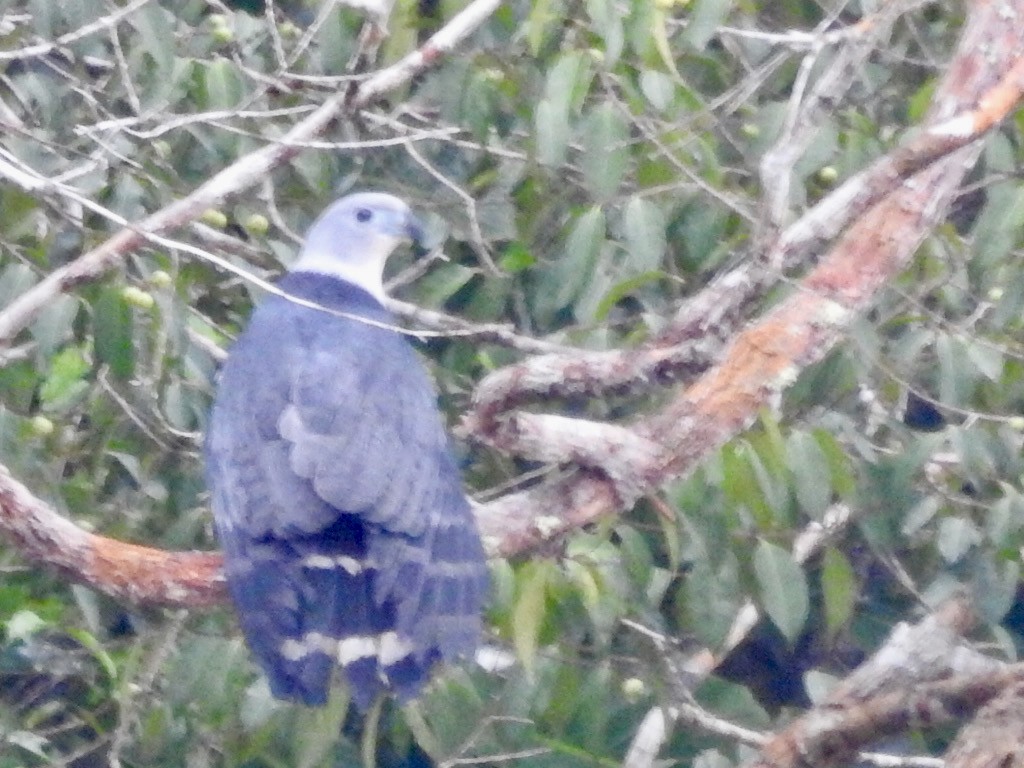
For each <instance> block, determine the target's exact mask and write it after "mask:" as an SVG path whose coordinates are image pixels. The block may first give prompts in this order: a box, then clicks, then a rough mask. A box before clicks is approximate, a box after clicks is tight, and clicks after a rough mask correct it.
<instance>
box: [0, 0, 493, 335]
mask: <svg viewBox="0 0 1024 768" xmlns="http://www.w3.org/2000/svg"><path fill="white" fill-rule="evenodd" d="M500 4H501V3H500V0H474V1H473V2H472V3H470V4H469V5H468V6H466V7H465V8H464V9H463V10H462V11H460V12H459V13H458V14H456V15H455V16H454V17H453V18H452V19H451V20H450V21H449V22H448V23H447V24H446V25H445V26H444V27H442V28H441V29H440V30H439V31H438V32H437V33H435V34H434V35H433V36H432V37H431V38H430V39H429V40H428V41H427V42H425V43H424V44H423V45H422V46H421V47H420V48H418V49H417V50H415V51H413V52H411V53H410V54H408V55H407V56H405V57H404V58H402V59H401V60H399V61H398V62H396V63H395V64H393V65H392V66H390V67H387V68H385V69H382V70H380V71H378V72H376V73H375V74H374V75H372V76H370V77H369V78H367V79H366V80H364V81H363V82H362V83H361V84H359V85H355V86H353V87H352V88H349V89H347V90H346V91H344V92H341V93H337V94H335V95H334V96H332V97H331V98H329V99H328V100H327V101H326V102H324V104H323V105H322V106H321V107H319V108H318V109H317V110H316V111H315V112H313V113H312V114H311V115H309V116H308V117H306V118H305V119H303V120H302V121H300V122H299V123H296V124H295V125H294V126H293V127H292V128H291V129H290V130H289V131H288V132H287V133H286V134H285V135H284V136H283V137H282V138H281V140H280V141H279V142H274V143H273V144H268V145H266V146H264V147H262V148H260V149H258V150H256V151H254V152H251V153H249V154H248V155H245V156H244V157H242V158H241V159H239V160H238V161H236V162H235V163H233V164H232V165H230V166H228V167H227V168H225V169H224V170H222V171H220V172H219V173H217V174H216V175H215V176H213V177H212V178H211V179H209V180H208V181H207V182H206V183H204V184H203V185H201V186H200V187H199V188H198V189H196V190H195V191H194V192H192V193H191V194H190V195H188V196H187V197H184V198H182V199H180V200H178V201H176V202H174V203H172V204H170V205H168V206H166V207H165V208H162V209H161V210H159V211H157V212H156V213H153V214H151V215H150V216H148V217H146V218H145V219H144V220H143V221H141V222H139V223H138V224H137V225H134V226H130V227H127V228H125V229H123V230H121V231H120V232H118V233H117V234H115V235H114V236H113V237H111V238H110V239H108V240H107V241H106V242H104V243H102V244H101V245H100V246H98V247H97V248H94V249H93V250H91V251H89V252H88V253H86V254H83V255H82V256H80V257H79V258H78V259H76V260H75V261H73V262H71V263H70V264H68V265H67V266H64V267H61V268H60V269H56V270H54V271H53V272H51V273H50V274H49V275H48V276H47V277H45V278H44V279H43V280H41V281H40V282H39V283H37V284H36V285H35V286H33V287H32V288H30V289H29V290H28V291H26V292H25V293H24V294H22V295H21V296H19V297H18V298H17V299H15V300H14V301H13V302H11V303H10V304H9V305H8V306H7V307H6V308H5V310H4V311H3V313H0V347H4V346H8V345H10V344H11V342H12V341H13V339H14V338H15V336H17V334H18V333H20V332H21V330H22V329H24V328H25V327H26V326H27V325H28V324H29V323H31V322H32V321H33V320H34V319H35V318H36V316H38V314H39V313H40V312H41V311H42V310H43V309H44V308H45V307H46V306H48V305H49V303H50V302H51V301H52V300H53V298H54V297H55V296H57V295H58V294H60V293H62V292H64V291H67V290H68V289H70V288H72V287H74V286H76V285H78V284H80V283H82V282H85V281H88V280H93V279H95V278H96V277H98V276H99V275H101V274H103V273H104V272H105V271H106V270H108V269H110V268H111V267H112V266H114V265H115V264H117V263H118V262H119V261H120V260H121V259H122V258H123V257H124V256H125V254H127V253H129V252H131V251H132V250H134V249H135V248H137V247H138V246H139V245H141V244H142V243H143V242H144V241H145V239H146V234H149V235H159V234H162V233H165V232H168V231H170V230H172V229H175V228H177V227H180V226H182V225H184V224H187V223H188V222H190V221H192V220H193V219H195V218H196V217H198V216H199V214H200V213H202V211H204V210H206V209H207V208H210V207H214V206H216V205H217V204H219V203H220V202H221V201H222V200H224V198H225V197H227V196H228V195H232V194H236V193H238V192H240V191H242V190H244V189H247V188H249V187H251V186H253V185H255V184H257V183H259V182H260V181H262V180H263V178H264V177H265V176H266V175H267V174H269V173H270V171H272V170H273V169H274V168H277V167H278V166H280V165H282V164H284V163H286V162H287V161H289V160H290V159H291V158H293V157H294V156H295V155H296V154H298V152H299V151H300V148H301V145H302V144H303V143H304V142H307V141H309V140H310V139H312V138H313V137H315V136H318V135H319V134H320V133H322V132H323V131H324V130H326V128H327V127H328V126H329V125H330V124H331V122H332V121H333V120H334V119H335V118H337V117H338V116H339V115H341V114H346V113H352V112H355V111H358V110H359V109H361V108H363V107H365V106H367V105H368V104H370V103H372V102H373V101H375V100H376V99H378V98H380V97H381V96H383V95H384V94H386V93H388V92H389V91H391V90H394V89H395V88H398V87H399V86H401V85H403V84H405V83H407V82H409V81H410V80H411V79H412V78H413V77H415V76H416V75H417V74H419V73H420V72H422V71H424V70H425V69H427V68H428V67H430V66H432V65H433V64H435V63H437V62H438V61H440V60H441V59H442V58H443V56H444V55H445V54H447V53H449V52H451V51H452V50H453V49H454V48H455V47H456V46H457V45H458V44H459V43H461V42H462V41H463V40H464V39H465V38H466V37H468V36H469V35H470V34H472V33H473V32H474V31H475V30H476V29H477V28H478V27H479V26H480V25H481V24H483V23H484V22H485V21H486V20H487V18H488V17H489V16H490V15H491V14H492V13H494V11H495V10H497V8H498V7H499V5H500ZM0 174H3V175H4V176H6V177H7V178H8V179H10V180H12V181H15V183H18V184H19V185H20V186H23V187H24V188H26V189H31V190H33V191H34V192H36V193H38V194H58V195H59V194H60V193H59V192H58V191H57V190H56V189H54V188H53V187H51V186H49V185H48V184H46V183H43V182H40V181H39V179H38V178H33V177H32V176H31V174H26V173H24V172H22V171H19V169H17V168H16V167H13V166H12V165H11V164H10V163H7V162H2V161H0ZM144 233H145V234H144Z"/></svg>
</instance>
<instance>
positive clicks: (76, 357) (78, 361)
mask: <svg viewBox="0 0 1024 768" xmlns="http://www.w3.org/2000/svg"><path fill="white" fill-rule="evenodd" d="M89 368H90V366H89V363H88V361H87V360H86V359H85V357H84V356H83V355H82V352H81V350H79V349H78V348H77V347H68V348H67V349H63V350H61V351H60V352H58V353H57V355H55V356H54V358H53V360H52V361H51V363H50V372H49V375H47V377H46V381H44V382H43V386H42V387H41V388H40V390H39V398H40V400H42V402H43V409H44V410H46V411H50V412H53V411H61V410H63V409H65V408H67V407H69V406H70V405H71V404H72V403H74V402H76V401H77V400H78V398H79V397H81V396H82V395H83V394H84V393H85V390H86V389H87V388H88V386H89V385H88V383H87V382H86V381H84V377H85V375H86V374H87V373H88V372H89Z"/></svg>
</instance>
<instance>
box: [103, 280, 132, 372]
mask: <svg viewBox="0 0 1024 768" xmlns="http://www.w3.org/2000/svg"><path fill="white" fill-rule="evenodd" d="M132 330H133V322H132V309H131V307H129V306H128V303H127V302H126V301H125V300H124V298H123V296H122V295H121V291H120V289H118V288H114V287H111V286H107V287H105V288H104V289H103V290H102V292H101V293H100V296H99V299H97V301H96V303H95V305H94V306H93V344H94V349H95V351H96V359H97V361H99V362H101V363H106V364H107V365H108V366H110V372H111V373H112V374H113V375H114V377H115V378H118V379H120V380H121V381H127V380H128V379H130V378H131V377H132V376H133V375H134V373H135V343H134V341H133V338H132Z"/></svg>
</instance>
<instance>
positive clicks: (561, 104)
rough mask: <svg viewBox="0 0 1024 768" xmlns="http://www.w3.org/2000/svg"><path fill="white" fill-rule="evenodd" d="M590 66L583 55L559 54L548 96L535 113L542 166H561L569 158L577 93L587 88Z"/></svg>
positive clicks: (546, 85)
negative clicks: (566, 154) (571, 118)
mask: <svg viewBox="0 0 1024 768" xmlns="http://www.w3.org/2000/svg"><path fill="white" fill-rule="evenodd" d="M589 79H590V67H589V63H588V61H587V60H586V59H585V58H584V56H583V54H581V53H577V52H573V53H569V54H565V55H564V56H561V57H559V59H558V61H557V62H556V63H555V65H554V66H553V67H551V69H550V70H548V75H547V78H546V79H545V82H544V98H543V99H541V101H540V103H539V104H538V105H537V110H536V113H535V114H534V129H535V131H534V133H535V135H534V143H535V146H536V148H537V160H538V162H540V164H541V165H546V166H549V167H557V166H559V165H561V164H562V163H563V162H564V161H565V151H566V148H567V147H568V146H569V137H570V136H571V129H572V123H571V120H570V116H571V115H572V114H573V113H574V111H575V109H576V101H577V92H578V91H581V90H585V87H586V86H585V84H586V83H587V82H588V81H589Z"/></svg>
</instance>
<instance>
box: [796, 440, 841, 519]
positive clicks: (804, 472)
mask: <svg viewBox="0 0 1024 768" xmlns="http://www.w3.org/2000/svg"><path fill="white" fill-rule="evenodd" d="M786 458H787V463H788V464H789V469H790V471H791V472H792V473H793V484H794V486H795V489H796V498H797V501H798V502H799V503H800V506H801V507H802V508H803V510H804V511H805V512H806V513H807V514H808V515H809V516H811V517H813V518H814V519H816V520H820V519H821V518H822V516H823V515H824V514H825V510H826V509H828V507H829V504H830V503H831V502H832V483H831V482H830V480H831V478H830V473H829V467H828V460H827V459H826V458H825V453H824V451H822V450H821V446H819V445H818V441H817V440H815V439H814V437H813V436H812V435H810V434H808V433H807V432H793V433H792V434H791V435H790V436H789V440H788V441H787V444H786Z"/></svg>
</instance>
